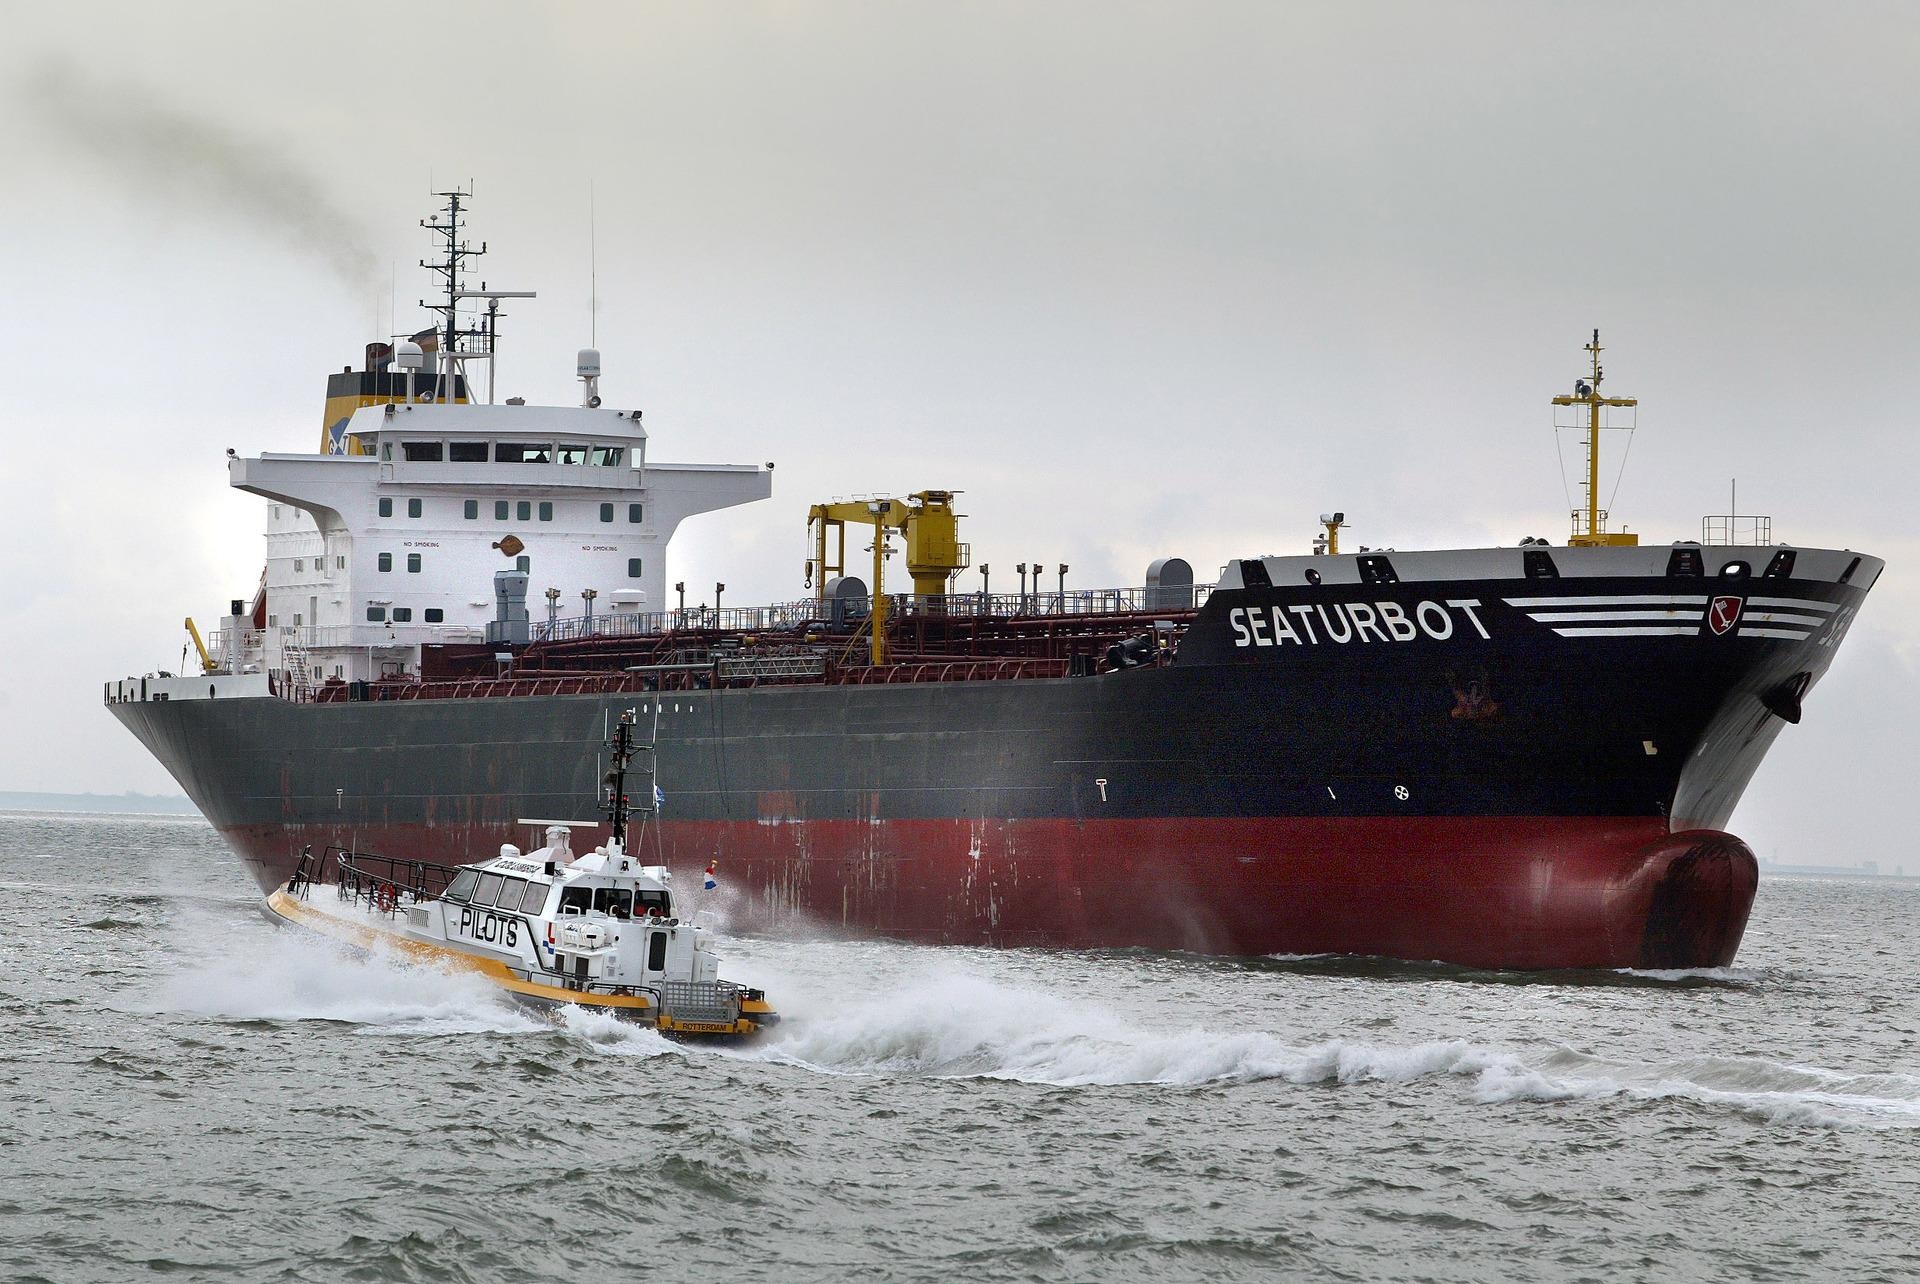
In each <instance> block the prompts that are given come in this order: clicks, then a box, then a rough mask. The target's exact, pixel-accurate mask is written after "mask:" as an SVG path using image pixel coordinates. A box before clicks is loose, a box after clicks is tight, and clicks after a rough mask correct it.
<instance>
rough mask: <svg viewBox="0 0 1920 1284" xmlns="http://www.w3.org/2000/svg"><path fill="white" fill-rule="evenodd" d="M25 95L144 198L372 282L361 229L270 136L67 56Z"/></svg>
mask: <svg viewBox="0 0 1920 1284" xmlns="http://www.w3.org/2000/svg"><path fill="white" fill-rule="evenodd" d="M20 96H21V97H22V99H24V100H25V106H26V107H27V108H28V109H29V110H30V112H31V113H32V114H33V115H34V116H35V117H37V118H39V119H40V120H42V121H43V122H44V124H45V126H46V129H47V131H48V132H49V133H51V134H54V135H57V136H58V137H60V138H62V139H64V140H65V141H66V142H67V143H69V144H71V145H72V146H74V147H76V148H78V149H80V150H82V151H84V152H85V153H87V154H89V155H91V156H92V157H93V158H94V159H95V160H97V161H99V162H100V163H101V164H102V165H104V166H105V167H106V168H107V169H108V170H109V171H110V172H111V173H112V174H113V175H114V176H115V177H116V178H117V180H118V181H119V182H121V183H123V184H125V185H127V186H129V187H137V188H138V189H139V192H140V194H141V196H142V197H143V198H148V199H163V200H166V201H169V202H170V203H172V204H173V205H174V206H176V207H178V208H181V209H184V210H187V211H190V212H192V213H195V214H203V215H206V216H209V217H217V218H226V219H238V220H240V221H242V222H244V223H246V224H247V225H248V226H250V227H253V228H256V229H259V230H261V231H263V232H266V233H268V234H270V235H272V236H275V237H277V238H279V239H280V240H282V241H284V242H286V243H288V244H290V245H292V246H294V247H296V248H298V249H300V250H303V251H305V252H307V253H309V254H312V255H313V256H314V257H315V258H317V259H318V260H320V261H321V262H323V263H324V264H326V266H327V267H328V268H329V269H331V270H332V271H333V273H334V274H335V275H336V276H337V277H338V278H339V279H340V281H341V283H342V284H343V285H344V286H346V287H347V288H348V289H349V290H351V291H354V292H355V293H365V292H366V291H367V290H369V289H371V288H372V286H373V285H374V283H375V281H376V278H377V265H378V257H377V256H376V255H375V253H374V252H373V250H372V249H371V247H370V243H369V238H368V237H367V235H366V232H365V231H364V229H362V228H361V227H360V226H359V224H358V223H356V222H355V221H354V220H353V219H352V218H350V217H349V216H347V215H346V214H345V213H343V212H342V211H340V210H339V209H337V208H335V207H334V205H333V204H332V203H331V202H330V201H329V200H328V199H327V195H326V193H325V191H324V190H323V189H322V187H321V185H320V183H319V182H318V181H317V180H316V179H315V178H314V176H313V175H311V174H308V173H305V172H303V171H302V170H301V168H300V167H299V165H298V164H297V163H296V162H295V161H294V160H293V159H292V158H290V157H289V156H288V155H287V154H286V153H284V152H283V151H281V150H280V149H278V148H276V147H274V146H273V145H272V144H271V143H269V142H266V141H263V140H261V139H258V138H249V137H246V136H245V135H243V134H240V133H238V132H236V131H235V130H233V129H231V128H228V127H227V126H225V125H223V124H220V123H216V122H214V121H211V120H208V119H206V118H204V117H202V116H199V115H196V114H194V113H193V112H191V111H188V110H186V109H184V108H182V107H180V106H178V105H176V104H173V103H169V102H167V101H166V100H165V99H164V98H163V97H162V96H161V95H159V94H157V93H155V92H153V91H151V90H148V89H144V88H142V87H140V86H138V85H136V84H132V83H129V82H127V81H125V80H122V79H116V80H114V81H112V82H108V81H104V80H100V79H98V78H94V77H89V76H87V75H86V74H85V73H83V72H81V71H78V70H76V69H75V68H73V67H72V66H70V65H67V64H65V63H57V62H50V63H46V64H44V65H42V66H41V67H40V68H39V70H38V71H37V72H35V74H33V75H31V76H29V77H26V78H25V80H24V81H23V83H22V85H21V90H20Z"/></svg>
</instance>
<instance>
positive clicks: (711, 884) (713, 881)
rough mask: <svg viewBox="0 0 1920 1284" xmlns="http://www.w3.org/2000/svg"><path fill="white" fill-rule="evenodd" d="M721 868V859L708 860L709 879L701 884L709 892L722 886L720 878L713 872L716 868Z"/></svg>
mask: <svg viewBox="0 0 1920 1284" xmlns="http://www.w3.org/2000/svg"><path fill="white" fill-rule="evenodd" d="M719 868H720V862H719V861H717V860H710V861H708V862H707V880H706V881H705V882H704V883H702V884H700V886H702V887H703V888H705V889H706V890H707V891H709V892H710V891H712V890H713V889H714V888H716V887H718V886H720V880H719V879H718V878H715V877H714V873H713V872H714V871H715V870H716V869H719Z"/></svg>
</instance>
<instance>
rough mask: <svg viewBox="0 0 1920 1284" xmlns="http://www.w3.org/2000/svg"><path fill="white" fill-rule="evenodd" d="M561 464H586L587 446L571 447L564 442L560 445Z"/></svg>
mask: <svg viewBox="0 0 1920 1284" xmlns="http://www.w3.org/2000/svg"><path fill="white" fill-rule="evenodd" d="M560 462H561V463H563V464H584V463H586V462H587V448H586V447H585V446H569V445H567V444H566V443H564V442H562V443H561V445H560Z"/></svg>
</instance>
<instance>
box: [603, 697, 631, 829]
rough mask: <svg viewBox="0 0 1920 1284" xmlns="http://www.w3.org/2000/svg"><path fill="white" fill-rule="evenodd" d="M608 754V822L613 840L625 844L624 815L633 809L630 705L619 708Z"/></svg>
mask: <svg viewBox="0 0 1920 1284" xmlns="http://www.w3.org/2000/svg"><path fill="white" fill-rule="evenodd" d="M610 757H611V759H612V762H613V766H612V768H611V769H610V770H609V771H608V772H607V823H608V825H609V826H610V827H611V828H612V830H613V841H614V842H616V843H620V844H622V845H624V844H625V843H626V840H627V819H628V816H629V815H630V814H631V812H632V810H633V808H632V804H631V803H629V802H628V800H627V765H628V764H629V763H631V762H632V761H633V710H632V709H623V710H621V713H620V721H619V722H618V723H617V724H616V725H615V726H614V728H613V752H612V754H611V755H610Z"/></svg>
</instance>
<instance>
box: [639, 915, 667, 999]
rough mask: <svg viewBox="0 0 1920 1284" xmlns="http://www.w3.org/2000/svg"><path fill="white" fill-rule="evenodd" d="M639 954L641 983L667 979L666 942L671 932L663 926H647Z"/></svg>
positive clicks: (656, 982)
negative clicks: (642, 949) (642, 948)
mask: <svg viewBox="0 0 1920 1284" xmlns="http://www.w3.org/2000/svg"><path fill="white" fill-rule="evenodd" d="M646 931H647V939H646V941H645V942H644V945H645V953H644V954H643V955H642V956H641V960H640V961H641V984H642V985H659V984H660V983H661V982H663V981H665V980H666V979H667V943H668V940H669V939H670V936H671V933H670V932H669V931H668V930H667V929H666V928H664V927H651V926H650V927H648V928H647V930H646Z"/></svg>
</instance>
